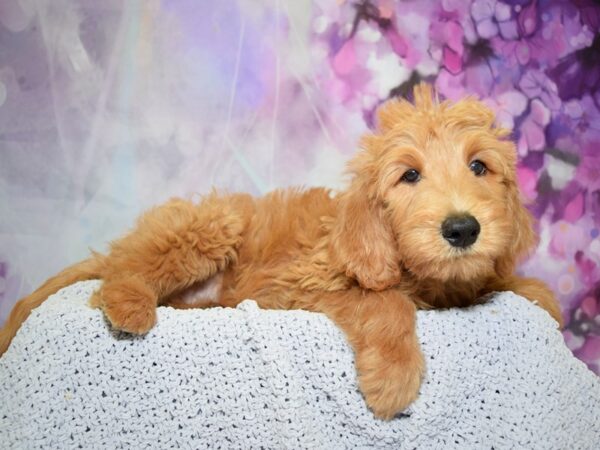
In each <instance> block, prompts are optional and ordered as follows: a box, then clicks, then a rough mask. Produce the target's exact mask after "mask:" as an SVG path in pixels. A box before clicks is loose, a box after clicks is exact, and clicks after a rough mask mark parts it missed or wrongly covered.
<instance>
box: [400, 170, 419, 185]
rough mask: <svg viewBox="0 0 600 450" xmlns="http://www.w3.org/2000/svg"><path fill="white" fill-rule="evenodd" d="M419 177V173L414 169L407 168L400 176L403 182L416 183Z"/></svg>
mask: <svg viewBox="0 0 600 450" xmlns="http://www.w3.org/2000/svg"><path fill="white" fill-rule="evenodd" d="M420 179H421V174H420V173H419V172H418V171H417V170H415V169H408V170H407V171H406V172H404V175H402V177H401V178H400V181H402V182H404V183H416V182H417V181H419V180H420Z"/></svg>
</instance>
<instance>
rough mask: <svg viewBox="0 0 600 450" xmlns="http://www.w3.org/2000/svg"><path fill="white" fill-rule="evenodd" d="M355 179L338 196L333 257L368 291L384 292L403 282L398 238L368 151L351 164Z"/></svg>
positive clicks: (335, 262)
mask: <svg viewBox="0 0 600 450" xmlns="http://www.w3.org/2000/svg"><path fill="white" fill-rule="evenodd" d="M349 168H350V171H351V172H353V174H354V177H353V180H352V183H351V185H350V188H349V189H348V190H347V191H345V192H343V193H342V194H340V195H339V196H338V198H337V199H338V210H337V217H336V220H335V222H334V224H333V229H332V235H331V236H332V239H331V249H330V250H331V254H332V257H333V259H334V264H336V265H337V266H339V267H341V268H343V270H344V271H345V272H346V275H347V276H349V277H351V278H354V279H356V280H357V281H358V283H359V284H360V285H361V286H362V287H363V288H365V289H373V290H383V289H386V288H388V287H391V286H393V285H395V284H397V283H398V281H399V280H400V258H399V256H398V248H397V243H396V238H395V236H394V233H393V230H392V228H391V226H390V224H389V221H388V219H387V217H386V215H385V210H384V208H383V203H382V201H381V200H379V199H378V196H377V193H376V189H375V183H376V177H377V174H376V171H375V164H374V161H373V156H372V155H371V154H370V153H369V152H368V151H366V150H363V151H361V152H359V154H358V155H357V156H356V157H355V158H354V159H353V160H352V161H351V162H350V166H349Z"/></svg>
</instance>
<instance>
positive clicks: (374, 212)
mask: <svg viewBox="0 0 600 450" xmlns="http://www.w3.org/2000/svg"><path fill="white" fill-rule="evenodd" d="M414 97H415V101H414V104H411V103H409V102H407V101H405V100H395V99H394V100H391V101H388V102H387V103H385V104H384V105H383V106H382V107H381V108H380V109H379V111H378V125H377V128H376V130H375V132H374V133H373V134H370V135H367V136H365V137H364V139H363V141H362V147H363V149H362V150H361V151H360V152H359V153H358V154H357V156H356V157H355V158H354V159H353V160H352V161H351V162H350V166H349V167H350V171H351V172H352V174H353V179H352V183H351V185H350V188H349V189H348V190H347V191H346V192H344V193H343V194H341V195H340V197H339V202H340V203H339V216H338V221H337V223H336V225H335V228H334V236H333V237H334V239H333V248H334V252H335V254H336V255H337V256H338V258H339V260H340V261H341V262H342V263H343V264H344V265H345V267H346V272H347V274H348V275H350V276H352V277H354V278H356V279H357V280H358V281H359V283H360V284H361V285H362V286H363V287H367V288H371V289H384V288H386V287H389V286H391V285H393V284H395V283H397V282H398V280H399V277H400V274H401V269H404V270H407V271H409V272H411V273H412V274H413V275H414V276H415V277H417V278H423V279H424V278H432V279H436V280H441V281H447V280H461V281H468V280H472V279H476V278H479V277H485V276H490V275H491V274H493V273H496V274H497V275H498V276H506V275H509V274H511V273H512V271H513V270H514V268H515V264H516V262H517V260H518V258H519V257H520V256H522V255H523V254H525V253H526V252H527V251H528V250H529V249H530V248H531V247H532V246H533V244H534V243H535V235H534V233H533V229H532V223H531V216H530V214H529V213H528V212H527V210H526V209H525V208H524V207H523V205H522V203H521V200H520V195H519V190H518V187H517V182H516V175H515V164H516V151H515V147H514V144H513V143H512V142H511V141H510V140H507V139H506V137H507V136H508V131H507V130H505V129H502V128H498V127H495V126H494V114H493V113H492V112H491V111H490V110H489V109H488V108H487V107H486V106H485V105H483V104H482V103H480V102H479V101H477V100H475V99H473V98H466V99H464V100H461V101H459V102H456V103H450V102H441V103H440V102H438V101H437V100H436V98H435V97H434V93H433V92H432V89H431V88H430V87H429V86H427V85H419V86H417V87H416V88H415V91H414Z"/></svg>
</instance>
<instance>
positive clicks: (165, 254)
mask: <svg viewBox="0 0 600 450" xmlns="http://www.w3.org/2000/svg"><path fill="white" fill-rule="evenodd" d="M250 203H251V201H250V200H249V196H243V195H239V196H234V195H231V196H224V197H219V196H217V195H215V194H213V195H210V196H208V197H207V198H205V199H204V200H203V201H202V202H201V203H200V204H199V205H195V204H193V203H192V202H189V201H185V200H172V201H170V202H168V203H166V204H165V205H163V206H160V207H157V208H153V209H151V210H150V211H148V212H147V213H146V214H144V215H143V216H142V217H141V218H140V219H139V221H138V223H137V226H136V228H135V229H134V230H133V231H131V232H130V233H129V234H128V235H126V236H125V237H123V238H121V239H120V240H118V241H115V242H114V243H113V244H112V245H111V251H110V253H109V254H108V256H107V257H106V259H105V265H106V270H105V271H104V274H103V281H104V283H103V285H102V287H101V288H100V290H99V291H98V292H96V294H95V295H94V297H93V298H92V305H93V306H99V307H100V308H102V309H103V311H104V313H105V314H106V317H107V318H108V319H109V321H110V322H111V324H112V325H113V327H115V328H116V329H119V330H123V331H127V332H130V333H136V334H141V333H145V332H147V331H148V330H149V329H150V328H152V326H153V325H154V323H155V322H156V307H157V306H158V304H160V303H161V301H162V300H163V299H165V298H167V297H168V296H169V295H171V294H173V293H176V292H179V291H181V290H183V289H186V288H187V287H189V286H191V285H192V284H194V283H197V282H201V281H204V280H206V279H208V278H210V277H212V276H213V275H214V274H216V273H217V272H219V271H223V270H224V269H225V268H226V267H227V266H228V264H230V263H231V262H233V261H235V259H236V258H237V248H238V247H239V245H240V243H241V241H242V233H243V231H244V227H245V222H246V219H245V217H247V214H246V212H247V211H246V209H248V208H249V207H250V208H251V206H248V205H249V204H250Z"/></svg>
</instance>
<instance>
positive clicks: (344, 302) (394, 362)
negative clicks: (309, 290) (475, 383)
mask: <svg viewBox="0 0 600 450" xmlns="http://www.w3.org/2000/svg"><path fill="white" fill-rule="evenodd" d="M314 306H315V308H314V309H317V310H319V311H322V312H324V313H325V314H327V315H328V316H329V317H330V318H331V319H332V320H333V321H334V322H335V323H336V324H337V325H338V326H339V327H340V328H341V329H342V330H343V331H344V332H345V333H346V336H347V337H348V340H349V341H350V344H351V345H352V347H353V349H354V352H355V360H356V368H357V371H358V380H359V386H360V389H361V391H362V393H363V395H364V397H365V400H366V402H367V405H368V406H369V408H371V410H372V411H373V413H374V414H375V416H377V417H379V418H382V419H391V418H393V417H394V416H395V415H396V414H398V413H399V412H401V411H402V410H404V409H405V408H406V407H407V406H408V405H409V404H410V403H412V402H413V401H414V400H415V399H416V398H417V395H418V392H419V387H420V385H421V379H422V376H423V372H424V368H425V365H424V361H423V356H422V353H421V349H420V346H419V342H418V340H417V336H416V333H415V320H416V308H415V305H414V303H413V302H411V301H410V300H409V299H408V298H407V297H406V296H405V295H404V294H403V293H402V292H400V291H399V290H397V289H388V290H385V291H378V292H374V291H368V290H362V289H359V288H356V289H352V290H348V291H338V292H331V293H327V294H324V295H323V296H322V297H320V300H319V301H318V303H317V304H316V305H314Z"/></svg>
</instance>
